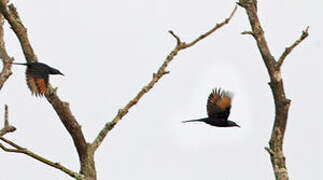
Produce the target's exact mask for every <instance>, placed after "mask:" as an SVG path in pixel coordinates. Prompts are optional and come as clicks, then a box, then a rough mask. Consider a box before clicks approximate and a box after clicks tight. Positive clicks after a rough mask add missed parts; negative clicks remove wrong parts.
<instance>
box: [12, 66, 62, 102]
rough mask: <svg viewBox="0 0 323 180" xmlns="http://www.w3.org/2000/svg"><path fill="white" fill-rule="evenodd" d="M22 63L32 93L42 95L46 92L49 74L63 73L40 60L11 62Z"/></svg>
mask: <svg viewBox="0 0 323 180" xmlns="http://www.w3.org/2000/svg"><path fill="white" fill-rule="evenodd" d="M12 64H15V65H24V66H27V68H26V81H27V85H28V88H29V89H30V91H31V93H32V95H35V96H43V95H44V94H47V92H48V81H49V74H57V75H63V76H64V74H63V73H61V72H60V71H59V70H57V69H55V68H52V67H50V66H48V65H47V64H44V63H40V62H27V63H14V62H13V63H12Z"/></svg>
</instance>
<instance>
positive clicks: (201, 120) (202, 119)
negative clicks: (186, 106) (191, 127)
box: [182, 118, 207, 123]
mask: <svg viewBox="0 0 323 180" xmlns="http://www.w3.org/2000/svg"><path fill="white" fill-rule="evenodd" d="M206 119H207V118H201V119H192V120H186V121H182V123H187V122H198V121H200V122H203V121H205V120H206Z"/></svg>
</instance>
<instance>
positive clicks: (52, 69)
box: [49, 68, 64, 76]
mask: <svg viewBox="0 0 323 180" xmlns="http://www.w3.org/2000/svg"><path fill="white" fill-rule="evenodd" d="M49 73H50V74H59V75H62V76H64V74H63V73H61V72H60V71H59V70H57V69H55V68H51V69H50V71H49Z"/></svg>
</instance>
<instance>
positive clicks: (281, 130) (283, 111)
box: [238, 0, 308, 180]
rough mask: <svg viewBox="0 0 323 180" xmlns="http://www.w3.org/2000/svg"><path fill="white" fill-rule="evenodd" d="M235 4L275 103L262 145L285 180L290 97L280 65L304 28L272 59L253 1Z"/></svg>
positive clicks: (274, 167)
mask: <svg viewBox="0 0 323 180" xmlns="http://www.w3.org/2000/svg"><path fill="white" fill-rule="evenodd" d="M238 4H239V5H240V6H242V7H243V8H244V9H245V10H246V12H247V15H248V18H249V22H250V25H251V29H252V31H245V32H243V33H242V34H249V35H251V36H252V37H253V38H254V39H255V40H256V43H257V47H258V49H259V51H260V54H261V56H262V59H263V61H264V63H265V65H266V68H267V71H268V74H269V77H270V82H269V86H270V88H271V90H272V93H273V97H274V102H275V110H276V113H275V121H274V126H273V130H272V134H271V138H270V141H269V147H266V148H265V149H266V150H267V151H268V152H269V154H270V158H271V163H272V166H273V169H274V173H275V177H276V179H278V180H287V179H288V173H287V168H286V162H285V156H284V154H283V140H284V135H285V130H286V124H287V117H288V110H289V106H290V102H291V100H290V99H288V98H287V97H286V95H285V90H284V83H283V79H282V75H281V66H282V64H283V62H284V60H285V59H286V57H287V55H288V54H289V53H290V52H291V51H292V50H293V49H294V48H295V47H296V46H297V45H298V44H299V43H300V42H302V41H303V40H304V39H305V38H306V37H307V36H308V27H307V28H306V29H305V30H304V31H303V33H302V35H301V37H300V38H299V39H298V40H297V41H296V42H295V43H293V44H292V45H291V46H289V47H287V48H286V49H285V51H284V52H283V54H282V55H281V56H280V58H279V59H278V60H276V59H275V58H274V56H273V55H272V54H271V52H270V50H269V47H268V44H267V42H266V39H265V35H264V31H263V28H262V27H261V24H260V21H259V18H258V15H257V1H256V0H240V1H239V3H238Z"/></svg>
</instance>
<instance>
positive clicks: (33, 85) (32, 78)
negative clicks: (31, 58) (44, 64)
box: [26, 67, 49, 96]
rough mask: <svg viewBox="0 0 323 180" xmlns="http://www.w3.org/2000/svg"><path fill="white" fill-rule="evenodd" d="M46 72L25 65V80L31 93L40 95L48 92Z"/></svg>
mask: <svg viewBox="0 0 323 180" xmlns="http://www.w3.org/2000/svg"><path fill="white" fill-rule="evenodd" d="M48 76H49V75H48V73H47V72H44V71H42V70H41V69H38V68H32V67H27V70H26V80H27V85H28V87H29V89H30V90H31V93H32V94H35V95H36V96H42V95H44V94H46V93H47V92H48V78H49V77H48Z"/></svg>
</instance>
